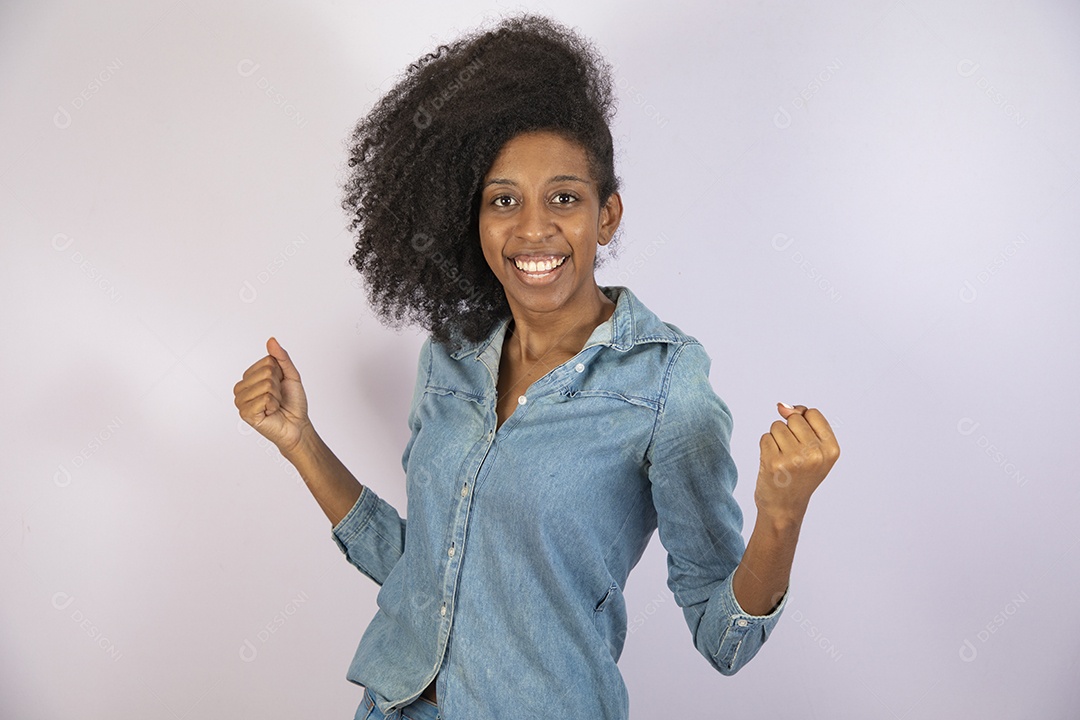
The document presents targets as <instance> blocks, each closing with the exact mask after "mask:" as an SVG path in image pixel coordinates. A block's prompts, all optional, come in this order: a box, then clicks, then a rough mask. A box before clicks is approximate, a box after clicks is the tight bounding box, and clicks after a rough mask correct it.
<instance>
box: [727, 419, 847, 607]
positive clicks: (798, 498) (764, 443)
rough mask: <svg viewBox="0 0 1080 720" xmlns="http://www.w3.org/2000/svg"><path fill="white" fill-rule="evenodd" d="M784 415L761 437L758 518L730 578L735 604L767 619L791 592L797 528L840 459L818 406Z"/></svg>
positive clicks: (830, 431)
mask: <svg viewBox="0 0 1080 720" xmlns="http://www.w3.org/2000/svg"><path fill="white" fill-rule="evenodd" d="M777 409H778V410H779V411H780V415H781V416H783V417H784V418H785V420H787V422H786V423H785V422H783V421H781V420H777V421H775V422H774V423H773V424H772V426H771V427H770V429H769V432H767V433H765V434H764V435H762V436H761V442H760V445H761V464H760V466H759V470H758V477H757V486H756V488H755V490H754V503H755V504H756V505H757V520H756V521H755V522H754V531H753V533H752V534H751V535H750V539H749V540H748V541H747V543H746V551H745V552H744V553H743V557H742V560H741V561H740V562H739V566H738V567H737V568H736V569H735V575H734V577H733V578H732V586H731V589H732V592H733V593H734V595H735V599H736V601H737V602H738V603H739V606H740V607H742V609H743V610H745V611H746V612H747V613H749V614H751V615H768V614H770V613H771V612H772V611H773V610H775V609H776V607H777V606H778V605H779V603H780V600H781V599H782V598H783V596H784V593H785V592H786V591H787V587H788V581H789V579H790V576H791V563H792V560H793V559H794V557H795V546H796V544H797V543H798V540H799V530H800V528H801V527H802V521H803V517H804V516H805V515H806V508H807V505H808V504H809V502H810V496H811V495H812V494H813V492H814V490H816V489H817V487H818V486H819V485H820V484H821V481H822V480H824V479H825V476H826V475H828V474H829V471H830V470H831V469H832V466H833V465H834V464H835V463H836V460H837V458H839V457H840V446H839V445H838V444H837V442H836V436H835V435H834V434H833V432H832V428H831V427H830V426H829V422H828V420H826V419H825V416H824V415H822V414H821V412H820V411H818V410H817V409H816V408H807V407H806V406H804V405H796V406H795V407H794V408H790V409H789V408H787V407H784V406H783V405H781V404H780V403H777Z"/></svg>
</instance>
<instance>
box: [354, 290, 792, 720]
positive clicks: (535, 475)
mask: <svg viewBox="0 0 1080 720" xmlns="http://www.w3.org/2000/svg"><path fill="white" fill-rule="evenodd" d="M601 290H602V292H604V293H605V294H606V295H607V296H608V297H609V298H611V299H612V300H613V301H615V303H616V307H615V311H614V313H613V314H612V316H611V317H610V318H609V319H608V320H607V321H606V322H604V323H601V324H600V325H599V326H597V327H596V329H595V330H594V332H593V333H592V335H591V336H590V337H589V339H588V340H587V341H586V342H585V345H584V347H583V348H582V350H581V352H579V353H578V354H577V355H576V356H574V357H573V358H571V359H570V360H568V361H566V362H565V363H563V364H562V365H560V366H559V367H557V368H555V369H554V370H552V371H551V372H549V373H548V374H547V375H545V376H544V377H542V378H540V379H539V380H537V381H536V382H535V383H533V384H532V385H531V386H530V387H528V388H527V389H526V388H518V389H515V392H516V393H519V394H520V397H519V398H518V403H519V404H518V405H517V407H516V408H515V409H514V412H513V414H512V415H510V417H509V418H508V419H507V420H506V422H505V423H504V424H503V425H502V426H500V427H499V428H498V431H497V432H496V429H495V428H496V423H497V420H496V413H495V402H496V378H497V376H498V369H499V357H500V354H501V352H502V345H503V339H504V337H505V333H506V328H507V325H508V323H509V318H507V319H506V320H504V321H503V322H501V323H500V324H499V325H498V326H497V327H496V328H495V329H494V330H493V331H492V333H491V335H490V336H489V337H488V338H487V339H486V340H484V341H482V342H480V343H476V344H473V345H471V346H469V347H465V348H463V349H460V350H458V351H457V352H454V353H453V354H449V353H448V352H447V351H446V349H445V348H444V347H443V346H441V345H439V344H437V343H433V342H432V341H431V339H430V338H429V339H428V340H427V341H426V342H425V343H424V344H423V346H422V348H421V351H420V358H419V363H418V372H417V378H416V387H415V391H414V394H413V399H412V405H411V409H410V411H409V417H408V422H409V427H410V428H411V430H412V436H411V438H410V440H409V442H408V444H407V445H406V447H405V452H404V454H403V456H402V467H403V468H404V470H405V473H406V489H407V498H408V518H409V520H408V522H407V523H406V521H405V520H404V519H402V517H401V516H400V514H399V513H398V512H397V510H395V508H393V507H392V506H390V505H389V504H388V503H387V502H386V501H385V500H383V499H382V498H380V497H379V496H378V495H377V494H376V493H375V491H373V490H372V489H371V487H370V486H369V485H367V484H366V483H367V482H373V483H374V484H376V485H378V484H380V483H382V484H387V483H390V482H394V479H392V478H366V477H363V476H362V474H361V475H360V477H359V479H360V482H361V483H364V490H363V492H362V493H361V494H360V497H359V499H358V500H357V502H356V505H355V506H354V507H353V508H352V510H351V511H350V512H349V514H348V515H346V516H345V517H344V518H343V519H342V520H341V522H340V523H338V525H336V526H335V527H334V528H333V531H332V536H333V538H334V541H335V542H336V543H337V545H338V547H340V548H341V550H342V552H344V553H345V555H346V557H347V559H348V561H349V562H350V563H352V564H353V565H354V566H356V567H357V568H358V569H359V570H360V571H361V572H362V573H364V574H365V575H367V576H368V577H370V578H371V579H372V580H374V581H375V582H376V583H379V584H380V585H381V586H382V587H381V589H380V590H379V594H378V605H379V610H378V611H377V612H376V614H375V617H374V618H372V620H371V622H370V623H369V624H368V626H367V629H366V630H365V632H364V634H363V637H362V638H361V640H360V644H359V647H358V648H357V650H356V655H355V657H354V658H353V661H352V664H351V666H350V667H349V671H348V674H347V677H348V679H349V680H350V681H352V682H354V683H357V684H362V685H364V686H368V687H370V688H372V689H373V690H375V691H376V692H377V693H378V694H379V695H380V696H381V697H382V698H383V699H384V700H385V702H382V701H380V704H379V709H380V710H381V711H382V712H384V713H386V714H389V713H390V712H392V711H393V710H395V709H397V708H400V707H401V706H403V705H407V704H408V703H410V702H411V701H412V700H414V699H415V698H416V697H418V695H419V694H420V692H421V691H422V690H423V689H424V688H425V687H426V686H427V685H428V683H430V682H431V680H432V679H433V678H435V677H436V674H438V684H437V686H436V692H437V695H438V700H439V711H440V713H441V715H442V717H443V718H448V719H449V720H489V719H491V720H505V719H506V718H511V717H513V718H540V717H544V718H547V717H574V718H579V717H588V718H606V719H609V720H625V718H627V717H628V714H629V709H628V705H629V699H628V694H627V690H626V686H625V684H624V683H623V679H622V676H621V674H620V672H619V669H618V666H617V665H616V662H617V661H618V659H619V656H620V654H621V653H622V648H623V643H624V640H625V639H626V635H627V612H626V604H625V600H624V598H623V589H624V588H625V587H626V579H627V576H628V575H629V573H630V570H631V569H632V568H633V567H634V565H636V564H637V562H638V560H639V559H640V558H641V555H642V553H643V552H644V550H645V546H646V545H647V544H648V542H649V540H650V538H651V537H652V533H653V531H654V530H656V529H657V528H658V529H659V537H660V542H661V543H662V544H663V546H664V548H665V550H666V551H667V553H668V556H667V567H668V582H667V585H668V587H669V588H670V589H671V591H672V593H673V594H674V597H675V601H676V603H678V605H679V607H681V608H682V611H683V615H684V617H685V619H686V623H687V626H688V627H689V629H690V634H691V637H692V639H693V643H694V646H695V647H696V648H697V649H698V651H699V652H700V653H701V654H702V656H704V657H705V659H706V660H707V661H708V662H709V663H710V664H711V665H712V666H713V667H714V668H715V669H716V670H717V671H719V672H720V673H722V674H724V675H732V674H734V673H735V672H737V671H738V670H739V669H740V668H741V667H742V666H743V665H745V664H746V663H747V662H749V660H750V659H751V658H752V657H754V655H755V654H756V653H757V652H758V650H759V649H760V647H761V645H762V643H764V642H765V640H766V639H767V638H768V636H769V633H770V632H771V631H772V628H773V626H774V625H775V624H776V622H777V621H778V620H779V618H780V614H781V612H782V611H783V609H784V606H785V605H786V603H787V598H788V593H785V594H784V597H783V598H782V600H781V602H780V604H779V605H778V606H777V608H776V609H774V610H773V612H772V613H770V614H769V615H763V616H758V615H750V614H748V613H745V612H743V610H742V608H741V607H739V604H738V603H737V602H736V600H735V596H734V594H733V592H732V587H731V581H732V575H733V573H734V570H735V568H736V566H737V565H738V563H739V560H740V559H741V558H742V555H743V551H744V550H745V543H744V541H743V538H742V535H741V530H742V525H743V517H742V512H741V510H740V509H739V506H738V504H737V503H736V502H735V499H734V497H733V496H732V491H733V490H734V488H735V482H736V467H735V463H734V462H733V461H732V458H731V455H730V454H729V443H730V438H731V429H732V418H731V413H730V412H729V410H728V407H727V405H726V404H725V403H724V401H723V400H721V399H720V398H719V397H718V396H717V394H716V393H715V392H714V391H713V388H712V386H711V384H710V381H709V378H708V372H709V366H710V360H709V356H708V355H707V354H706V352H705V350H704V348H703V347H702V346H701V344H700V343H699V342H698V341H697V340H695V339H694V338H693V337H691V336H688V335H686V334H684V333H683V332H682V331H681V330H679V328H678V327H676V326H675V325H671V324H668V323H664V322H662V321H661V320H660V319H658V318H657V317H656V315H654V314H653V313H652V312H651V311H650V310H649V309H648V308H646V307H645V305H644V304H642V303H641V301H640V300H638V299H637V297H635V296H634V295H633V293H631V292H630V290H628V289H627V288H625V287H622V286H612V287H602V288H601ZM556 708H557V709H558V712H557V713H555V714H554V715H552V714H551V713H552V711H553V709H556Z"/></svg>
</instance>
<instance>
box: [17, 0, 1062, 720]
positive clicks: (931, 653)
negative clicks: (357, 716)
mask: <svg viewBox="0 0 1080 720" xmlns="http://www.w3.org/2000/svg"><path fill="white" fill-rule="evenodd" d="M520 7H521V6H511V5H502V4H493V3H489V2H481V1H468V0H465V1H462V2H457V3H434V2H427V3H422V4H421V3H418V4H408V3H397V4H391V3H373V2H321V3H312V2H303V3H301V2H291V3H287V2H272V3H271V2H251V1H248V2H236V3H215V2H209V0H173V1H169V0H161V1H158V0H155V1H153V2H135V1H134V0H132V1H130V2H119V1H117V0H109V1H107V2H95V3H92V4H91V3H78V2H29V1H26V2H21V3H12V2H7V3H5V4H4V5H3V7H2V9H0V118H2V122H3V132H2V133H0V213H2V225H0V231H2V233H3V258H2V260H3V261H2V262H0V288H2V289H0V292H2V298H3V300H2V301H3V308H4V310H3V334H2V338H0V339H2V344H3V349H2V351H0V358H2V359H0V369H2V378H3V403H2V410H3V418H4V419H3V433H2V437H3V448H4V452H3V454H2V459H0V469H2V484H0V574H2V577H3V580H2V582H0V601H2V607H3V613H2V616H0V716H2V717H4V718H17V719H19V720H23V719H27V720H31V719H37V718H50V719H51V718H62V717H87V718H123V719H126V718H131V719H135V718H138V719H142V718H163V719H166V720H168V719H172V718H175V719H177V720H179V719H184V720H197V719H199V718H224V717H259V718H297V717H305V718H315V717H320V718H342V719H344V718H350V717H352V713H353V711H354V710H355V708H356V706H357V705H358V703H359V700H360V696H361V689H360V688H359V687H358V686H356V685H353V684H351V683H349V682H347V681H346V680H345V672H346V670H347V668H348V665H349V662H350V660H351V658H352V655H353V651H354V650H355V648H356V645H357V643H358V641H359V639H360V636H361V634H362V633H363V630H364V628H365V627H366V625H367V623H368V621H369V620H370V619H371V617H372V616H373V615H374V613H375V611H376V603H375V598H376V594H377V592H378V587H377V586H376V585H375V584H374V583H373V582H372V581H371V580H369V579H368V578H366V577H365V576H363V575H361V574H360V573H359V572H358V571H357V570H356V569H355V568H353V567H352V566H351V565H349V564H348V562H347V561H346V560H345V557H344V556H343V555H342V554H341V553H340V551H339V550H338V549H337V547H336V546H335V545H334V543H333V541H332V539H331V535H330V525H329V523H328V522H327V519H326V517H325V516H324V515H323V514H322V512H321V510H320V509H319V507H318V506H317V504H316V503H315V502H314V500H313V499H312V497H311V495H310V493H309V492H308V491H307V489H306V488H305V487H304V485H303V483H302V481H301V480H300V478H299V476H298V475H297V474H296V472H295V471H294V470H293V468H292V466H291V465H289V464H288V463H287V462H285V461H284V460H283V459H282V458H281V456H280V455H279V453H278V452H277V450H276V449H275V448H273V447H272V446H270V445H268V443H267V442H265V441H264V440H263V439H262V438H261V436H259V435H258V434H257V433H255V432H254V431H252V430H251V429H250V428H249V427H248V426H247V425H246V424H244V423H243V422H242V421H240V419H239V416H238V413H237V411H236V408H235V407H234V406H233V396H232V387H233V384H234V383H236V382H237V381H238V380H239V379H240V377H241V375H242V373H243V371H244V370H245V369H246V368H247V367H248V366H249V365H251V364H252V363H253V362H255V361H256V360H258V359H259V358H260V357H262V356H263V355H265V354H266V350H265V342H266V339H267V338H268V337H269V336H270V335H275V336H276V337H278V338H279V339H280V341H281V342H282V344H283V345H284V347H285V348H286V349H287V350H289V351H290V352H291V354H292V356H293V359H294V360H295V362H296V363H297V366H298V367H299V369H300V372H301V374H302V376H303V378H304V382H305V387H306V389H307V393H308V396H309V400H310V404H311V417H312V419H313V422H314V424H315V426H316V428H317V429H318V430H319V431H320V433H321V434H322V435H323V437H324V438H325V439H326V440H327V442H328V444H329V445H330V447H331V448H332V449H333V450H334V451H335V452H336V453H337V454H338V456H339V457H340V458H341V459H342V461H343V462H344V463H345V464H346V465H347V466H348V467H349V468H350V469H351V470H352V471H353V472H354V473H355V475H356V476H357V478H358V479H359V480H360V481H361V482H362V483H367V484H370V485H371V486H372V488H373V489H375V490H376V491H377V492H378V493H379V494H380V495H382V496H383V497H384V498H386V499H387V500H388V501H389V502H391V503H392V504H394V505H395V506H396V507H397V508H398V509H399V511H401V512H402V513H403V514H404V513H405V512H406V507H405V498H404V476H403V473H402V469H401V464H400V459H401V452H402V450H403V449H404V445H405V442H406V440H407V439H408V428H407V426H406V423H405V415H406V412H407V410H408V404H409V398H410V396H411V392H412V382H413V379H414V376H415V366H416V356H417V351H418V349H419V347H420V344H421V341H422V339H423V335H422V333H421V331H420V330H419V329H416V328H405V329H402V330H394V329H392V328H387V327H385V326H383V325H382V324H380V322H379V321H378V320H377V319H376V318H375V317H374V315H373V314H372V313H371V311H370V308H369V307H368V304H367V300H366V295H365V293H364V290H363V286H362V285H361V284H360V279H359V276H358V274H357V273H356V272H355V270H353V268H351V267H350V266H349V265H348V262H347V260H348V257H349V256H350V255H351V249H352V240H351V237H350V235H349V233H348V232H347V231H346V229H345V224H346V218H345V215H344V213H343V211H342V210H341V208H340V207H339V197H340V193H339V190H338V186H337V183H338V181H339V179H340V177H341V176H342V173H343V172H344V170H345V160H346V152H345V145H344V141H345V139H346V138H347V136H348V134H349V132H350V130H351V129H352V127H353V125H354V124H355V122H356V120H357V119H358V118H359V117H361V116H362V115H364V114H365V113H366V112H367V111H368V110H369V109H370V107H371V106H372V104H373V103H374V101H375V100H376V98H377V97H379V95H380V94H381V92H383V91H385V90H386V89H388V88H389V87H390V86H391V85H392V83H393V82H394V80H395V78H396V77H397V76H398V74H399V73H400V72H401V71H402V70H403V69H404V68H405V67H406V66H407V65H408V64H409V63H410V62H412V61H414V60H415V59H417V58H418V57H420V56H421V55H422V54H424V53H426V52H429V51H431V50H433V49H434V48H435V47H436V46H437V45H438V44H439V43H440V42H446V41H450V40H453V39H454V38H456V37H457V36H458V34H459V33H460V32H462V31H466V30H470V29H472V28H474V27H476V26H478V25H481V24H484V23H490V22H494V21H496V20H497V19H498V17H499V16H500V15H501V14H503V13H506V12H508V11H513V10H516V9H520ZM527 7H528V9H531V10H535V11H538V12H542V13H545V14H549V15H551V16H553V17H554V18H556V19H557V20H560V21H561V22H563V23H566V24H568V25H570V26H572V27H576V28H578V29H579V30H580V31H581V32H582V33H584V34H585V35H586V36H588V37H590V38H592V39H593V40H594V41H595V42H596V44H597V45H598V47H599V49H600V50H601V51H602V52H603V53H604V54H605V56H606V57H607V58H608V60H609V61H610V62H611V64H612V66H613V68H614V73H615V80H616V83H617V89H618V96H619V103H620V104H619V110H618V114H617V117H616V120H615V124H614V128H613V132H614V135H615V138H616V144H617V158H616V162H617V168H616V169H617V172H618V173H619V175H620V177H621V179H622V182H623V188H624V192H623V198H624V202H625V207H626V212H625V216H624V223H623V226H622V235H621V239H620V240H619V243H620V244H621V250H620V251H619V253H618V255H617V256H616V257H612V258H610V259H609V260H608V262H607V264H606V265H604V266H603V267H602V268H601V269H600V271H599V272H598V281H599V282H600V283H601V284H607V285H616V284H617V285H626V286H628V287H630V288H632V289H633V290H634V292H635V293H637V294H638V296H639V297H640V298H642V300H643V301H644V302H645V303H646V304H647V305H649V306H650V307H651V308H652V309H653V310H654V311H655V312H656V313H657V314H658V315H659V316H660V317H661V318H662V319H664V320H667V321H669V322H672V323H674V324H676V325H677V326H679V327H680V328H681V329H682V330H684V331H686V332H687V333H689V334H691V335H694V336H695V337H697V338H698V339H699V340H701V341H702V343H703V344H704V346H705V348H706V350H707V351H708V352H709V354H710V355H711V357H712V359H713V365H712V373H711V381H712V384H713V387H714V388H715V389H716V391H717V392H718V393H719V394H720V396H721V397H722V398H724V399H725V401H726V402H727V403H728V404H729V406H730V408H731V410H732V412H733V415H734V419H735V430H734V436H733V439H732V446H733V448H732V451H733V455H734V457H735V459H736V462H737V464H738V468H739V477H740V483H739V486H738V488H737V497H738V500H739V502H740V503H741V505H742V507H743V509H744V512H745V515H746V517H745V525H744V536H745V537H749V533H750V530H751V529H752V527H753V518H754V516H755V510H754V504H753V490H754V481H755V478H756V473H757V464H758V456H759V452H758V439H759V438H760V436H761V435H762V434H763V433H765V432H768V429H769V425H770V423H772V422H773V421H774V420H776V419H779V415H778V414H777V413H776V410H775V403H776V402H777V401H784V402H788V403H792V404H795V403H802V404H805V405H809V406H812V407H818V408H820V409H821V410H822V411H823V412H824V413H825V415H826V416H827V417H828V418H829V420H830V421H831V423H832V426H833V428H834V429H835V431H836V433H837V435H838V438H839V440H840V445H841V448H842V455H841V458H840V460H839V462H838V463H837V465H836V467H835V468H834V469H833V471H832V473H831V474H830V475H829V477H828V478H826V480H825V482H824V484H823V485H822V486H821V487H820V489H819V490H818V491H817V493H816V494H815V495H814V497H813V500H812V502H811V504H810V508H809V512H808V515H807V517H806V520H805V523H804V525H803V529H802V535H801V537H800V541H799V547H798V551H797V553H796V556H795V566H794V570H793V572H792V579H791V595H790V600H789V604H788V606H787V608H786V610H785V613H784V616H783V618H782V619H781V620H780V623H779V625H778V626H777V628H776V630H775V631H774V633H773V635H772V636H771V637H770V639H769V641H768V642H767V643H766V644H765V646H764V647H763V648H762V651H761V653H760V654H759V655H758V656H757V657H756V658H755V659H754V660H753V661H752V662H751V663H750V664H749V665H748V666H747V667H745V668H744V669H743V670H741V671H740V672H739V673H738V674H737V675H735V676H732V677H724V676H722V675H720V674H719V673H717V672H716V671H715V670H713V669H712V668H711V667H710V666H709V665H708V663H707V662H706V661H705V659H704V658H703V657H701V656H700V655H699V654H698V652H697V650H695V648H694V646H693V644H692V642H691V638H690V633H689V631H688V629H687V627H686V625H685V622H684V620H683V616H682V613H681V611H680V609H679V608H678V606H677V605H676V604H675V602H674V599H673V597H672V595H671V593H670V591H669V589H668V588H667V585H666V578H667V576H666V567H665V553H664V550H663V547H662V546H661V545H660V543H659V540H658V538H657V537H656V536H655V535H654V536H653V539H652V542H651V544H650V545H649V548H648V550H647V551H646V553H645V555H644V557H643V558H642V560H641V562H640V564H639V565H638V566H637V568H636V569H635V570H634V572H633V573H632V574H631V575H630V579H629V582H628V584H627V587H626V598H627V602H628V617H629V623H630V632H629V635H628V637H627V641H626V647H625V650H624V652H623V655H622V658H621V660H620V667H621V669H622V671H623V674H624V676H625V678H626V682H627V685H628V687H629V692H630V701H631V703H630V706H631V714H632V717H634V718H646V717H660V716H662V717H682V716H683V715H684V714H685V715H687V716H691V717H738V718H777V717H782V718H830V719H842V718H853V719H855V718H857V719H859V720H865V719H866V718H880V719H881V720H891V719H895V720H915V719H917V718H973V717H980V718H1040V719H1041V720H1045V719H1048V718H1075V717H1076V716H1077V713H1078V712H1080V683H1078V682H1077V680H1078V677H1080V615H1078V614H1077V613H1076V612H1073V611H1070V610H1069V608H1070V607H1072V606H1074V605H1075V602H1076V601H1075V599H1076V597H1077V595H1078V593H1080V573H1078V572H1077V570H1078V563H1080V526H1078V523H1077V521H1076V509H1077V507H1078V502H1080V490H1078V487H1080V483H1078V481H1077V478H1076V447H1077V442H1076V433H1077V429H1076V423H1075V422H1074V420H1073V418H1074V417H1075V412H1074V411H1075V409H1076V408H1077V406H1078V403H1080V392H1078V383H1077V380H1076V374H1075V373H1076V367H1077V354H1078V353H1077V350H1078V337H1077V321H1076V315H1077V311H1078V310H1080V302H1078V299H1080V292H1078V289H1077V283H1076V269H1077V267H1078V266H1080V246H1078V243H1077V240H1078V233H1077V229H1078V226H1080V223H1078V220H1080V210H1078V201H1080V185H1078V180H1080V170H1078V160H1080V133H1077V132H1076V128H1077V118H1078V117H1080V95H1078V93H1077V91H1076V87H1077V85H1076V76H1077V72H1078V71H1080V51H1078V44H1077V42H1076V41H1077V38H1080V6H1078V5H1077V4H1076V3H1074V2H1070V1H1068V0H1059V1H1057V2H1050V1H1043V2H1029V3H1023V4H1021V3H1012V2H1004V0H995V1H994V2H988V3H987V2H974V1H968V2H938V1H936V0H874V1H872V2H864V3H848V2H836V1H834V2H828V3H800V2H794V1H787V2H761V3H737V2H724V3H705V2H699V3H696V4H682V5H679V4H674V3H659V4H657V3H653V2H638V1H635V2H603V3H592V4H588V3H582V2H580V1H579V0H573V1H566V2H563V1H561V0H552V1H551V2H548V3H532V4H529V5H528V6H527ZM475 81H477V82H482V81H483V80H482V77H478V78H476V80H475ZM531 621H533V622H537V623H543V622H545V619H544V618H532V619H531ZM507 672H512V669H510V668H508V669H507ZM556 715H557V713H556Z"/></svg>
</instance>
